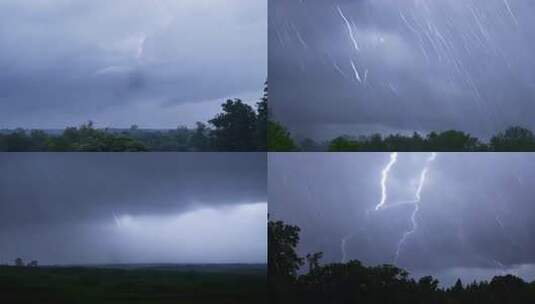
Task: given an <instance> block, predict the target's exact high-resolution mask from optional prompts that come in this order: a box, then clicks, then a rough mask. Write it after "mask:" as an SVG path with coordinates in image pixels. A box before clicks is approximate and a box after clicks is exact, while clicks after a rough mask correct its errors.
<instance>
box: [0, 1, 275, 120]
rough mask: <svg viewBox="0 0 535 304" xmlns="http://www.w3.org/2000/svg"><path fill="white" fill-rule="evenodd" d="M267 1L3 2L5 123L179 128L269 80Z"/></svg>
mask: <svg viewBox="0 0 535 304" xmlns="http://www.w3.org/2000/svg"><path fill="white" fill-rule="evenodd" d="M266 36H267V1H266V0H257V1H256V0H255V1H250V0H180V1H176V0H114V1H108V0H94V1H70V0H42V1H33V0H2V1H0V46H1V48H0V128H14V127H24V128H63V127H65V126H68V125H77V124H80V123H82V122H84V121H87V120H93V121H94V122H95V123H96V124H97V125H98V126H101V127H105V126H108V127H129V126H130V125H132V124H138V125H139V126H140V127H146V128H175V127H176V126H177V125H193V124H194V123H195V122H196V121H199V120H200V121H205V120H207V119H210V118H212V117H213V116H214V115H215V113H217V112H219V111H220V104H221V103H222V102H224V101H225V99H227V98H243V99H244V100H245V101H247V102H248V103H250V104H254V103H256V102H257V101H258V99H259V98H260V97H261V95H262V88H263V85H264V82H265V80H266V77H267V38H266Z"/></svg>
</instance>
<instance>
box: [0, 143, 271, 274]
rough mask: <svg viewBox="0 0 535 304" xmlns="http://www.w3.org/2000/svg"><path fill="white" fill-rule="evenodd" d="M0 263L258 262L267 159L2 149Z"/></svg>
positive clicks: (262, 249)
mask: <svg viewBox="0 0 535 304" xmlns="http://www.w3.org/2000/svg"><path fill="white" fill-rule="evenodd" d="M0 172H1V174H0V263H7V262H9V263H11V264H12V263H13V261H14V259H15V258H16V257H22V258H23V259H25V260H38V261H39V263H40V264H62V265H65V264H110V263H265V261H266V250H267V245H266V243H267V231H266V229H267V228H266V218H267V193H266V156H265V154H261V153H258V154H255V153H246V154H242V153H231V154H229V153H194V154H189V153H179V154H176V153H171V154H165V153H163V154H160V153H150V154H84V153H81V154H77V153H73V154H62V155H58V154H47V153H38V154H0Z"/></svg>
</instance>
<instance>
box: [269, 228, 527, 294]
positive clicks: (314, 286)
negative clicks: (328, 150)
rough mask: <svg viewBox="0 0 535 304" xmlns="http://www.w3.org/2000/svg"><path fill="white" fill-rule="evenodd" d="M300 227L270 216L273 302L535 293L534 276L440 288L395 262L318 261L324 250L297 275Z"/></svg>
mask: <svg viewBox="0 0 535 304" xmlns="http://www.w3.org/2000/svg"><path fill="white" fill-rule="evenodd" d="M299 231H300V230H299V227H297V226H288V225H286V224H284V223H283V222H280V221H279V222H272V221H270V222H269V234H268V237H269V257H270V258H269V259H270V260H269V264H270V266H269V282H270V289H269V292H270V296H271V303H279V304H280V303H292V304H293V303H297V304H299V303H302V304H313V303H330V304H350V303H355V304H357V303H358V304H367V303H370V304H371V303H373V304H376V303H378V304H383V303H384V304H412V303H422V304H428V303H429V304H479V303H485V304H504V303H505V304H508V303H511V304H513V303H514V304H528V303H533V299H535V282H533V283H526V282H524V281H523V280H522V279H520V278H518V277H515V276H513V275H506V276H496V277H494V278H493V279H492V281H491V282H490V283H488V282H486V281H483V282H480V283H477V282H473V283H472V284H469V285H467V286H463V284H462V282H461V280H458V281H457V283H456V284H455V285H454V286H452V287H451V288H449V289H441V288H439V287H438V286H439V282H438V280H436V279H434V278H433V277H431V276H425V277H422V278H420V279H419V280H418V281H415V280H414V279H412V278H410V277H409V273H408V272H406V271H405V270H403V269H400V268H397V267H395V266H393V265H379V266H373V267H366V266H364V265H362V263H360V262H359V261H356V260H353V261H349V262H348V263H332V264H325V265H320V263H319V260H320V259H321V256H322V254H321V253H315V254H309V255H307V260H308V262H309V271H308V272H307V273H303V274H301V275H299V276H298V275H297V270H296V267H300V266H302V259H301V258H300V257H299V256H298V254H297V253H296V251H295V250H296V248H297V246H298V242H299ZM272 265H277V266H276V267H273V266H272ZM279 265H286V266H284V267H281V266H279ZM281 269H283V270H282V271H281Z"/></svg>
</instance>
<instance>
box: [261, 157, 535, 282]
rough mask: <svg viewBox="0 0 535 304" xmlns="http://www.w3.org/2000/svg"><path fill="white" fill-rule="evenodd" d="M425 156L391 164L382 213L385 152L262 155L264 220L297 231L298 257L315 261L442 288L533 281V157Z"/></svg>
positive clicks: (534, 235)
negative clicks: (429, 280) (430, 279)
mask: <svg viewBox="0 0 535 304" xmlns="http://www.w3.org/2000/svg"><path fill="white" fill-rule="evenodd" d="M432 157H433V155H432V154H431V153H412V154H410V153H400V154H399V155H398V156H397V159H393V161H392V164H391V166H390V169H389V170H387V173H388V174H386V179H385V183H384V185H385V188H384V189H385V192H384V193H385V199H384V202H383V204H382V205H381V201H382V193H383V191H382V186H381V180H382V177H383V175H382V171H383V170H384V169H385V168H387V166H388V164H389V163H391V160H392V159H391V154H389V153H348V154H345V153H341V154H332V153H331V154H328V153H297V154H280V153H277V154H270V156H269V178H268V184H269V186H268V193H269V213H270V215H271V217H272V218H273V219H280V220H284V221H286V222H287V223H290V224H294V225H298V226H299V227H301V229H302V232H301V245H300V247H299V251H300V254H301V255H303V256H304V255H305V254H306V253H310V252H316V251H323V252H324V254H325V255H324V260H323V262H341V261H343V260H345V261H348V260H351V259H358V260H360V261H362V262H363V263H364V264H366V265H376V264H384V263H387V264H392V263H394V264H396V265H398V266H400V267H402V268H404V269H407V270H409V271H410V272H411V273H412V274H413V275H415V276H420V275H429V274H431V275H433V276H435V277H437V278H439V279H440V281H441V282H442V284H444V285H449V284H452V283H454V282H455V280H456V279H457V277H458V276H460V277H461V279H463V281H465V282H466V281H472V280H474V279H476V280H481V279H490V278H492V276H493V275H497V274H504V273H513V274H516V275H519V276H521V277H523V278H524V279H526V280H529V281H531V280H535V247H534V245H533V244H535V222H534V221H533V219H534V217H535V206H534V205H533V197H534V194H535V193H534V190H533V184H534V182H535V158H534V157H535V156H534V155H530V154H529V153H526V154H521V153H503V154H500V153H465V154H462V153H439V154H437V155H436V158H434V159H433V158H432ZM424 169H425V174H424V175H425V176H424V182H423V183H422V184H421V187H419V186H420V181H421V180H422V174H423V173H422V172H424ZM418 188H420V189H421V191H420V192H418ZM418 194H419V195H418ZM418 197H420V200H419V203H418V204H417V205H415V204H414V201H417V198H418ZM403 203H405V204H403ZM378 205H381V207H379V208H378V210H376V208H377V206H378ZM416 207H418V208H417V209H416ZM413 213H414V219H415V225H414V226H413V223H412V221H411V217H412V216H413ZM411 231H412V232H411ZM404 235H405V240H403V236H404ZM344 239H345V247H344V246H343V240H344ZM344 251H345V258H344ZM396 252H398V255H397V257H396Z"/></svg>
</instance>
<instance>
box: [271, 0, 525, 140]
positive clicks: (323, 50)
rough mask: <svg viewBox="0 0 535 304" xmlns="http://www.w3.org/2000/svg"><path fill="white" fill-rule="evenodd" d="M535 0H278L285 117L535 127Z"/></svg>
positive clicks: (339, 126) (478, 129) (398, 126)
mask: <svg viewBox="0 0 535 304" xmlns="http://www.w3.org/2000/svg"><path fill="white" fill-rule="evenodd" d="M534 12H535V2H533V1H531V0H463V1H461V0H398V1H393V0H332V1H324V0H273V1H270V8H269V79H270V96H271V103H270V105H271V109H272V112H273V114H274V117H275V118H276V119H277V120H280V121H281V122H282V123H284V124H285V125H287V126H288V127H289V128H290V130H291V131H292V132H293V133H294V134H295V135H296V136H298V137H304V136H308V137H313V138H321V139H325V138H332V137H334V136H337V135H342V134H351V135H366V134H370V133H396V132H401V133H408V132H410V133H412V132H414V131H419V132H429V131H442V130H447V129H457V130H462V131H465V132H470V133H472V134H474V135H476V136H479V137H485V138H486V137H489V136H490V135H491V134H495V133H496V132H498V131H501V130H503V129H504V128H506V127H509V126H512V125H521V126H524V127H528V128H531V129H535V122H534V120H533V119H532V118H533V116H534V115H535V99H534V97H533V96H534V95H535V72H534V71H535V60H534V56H533V53H534V52H535V42H534V41H535V24H534V21H533V20H534V19H533V18H532V16H533V13H534Z"/></svg>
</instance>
